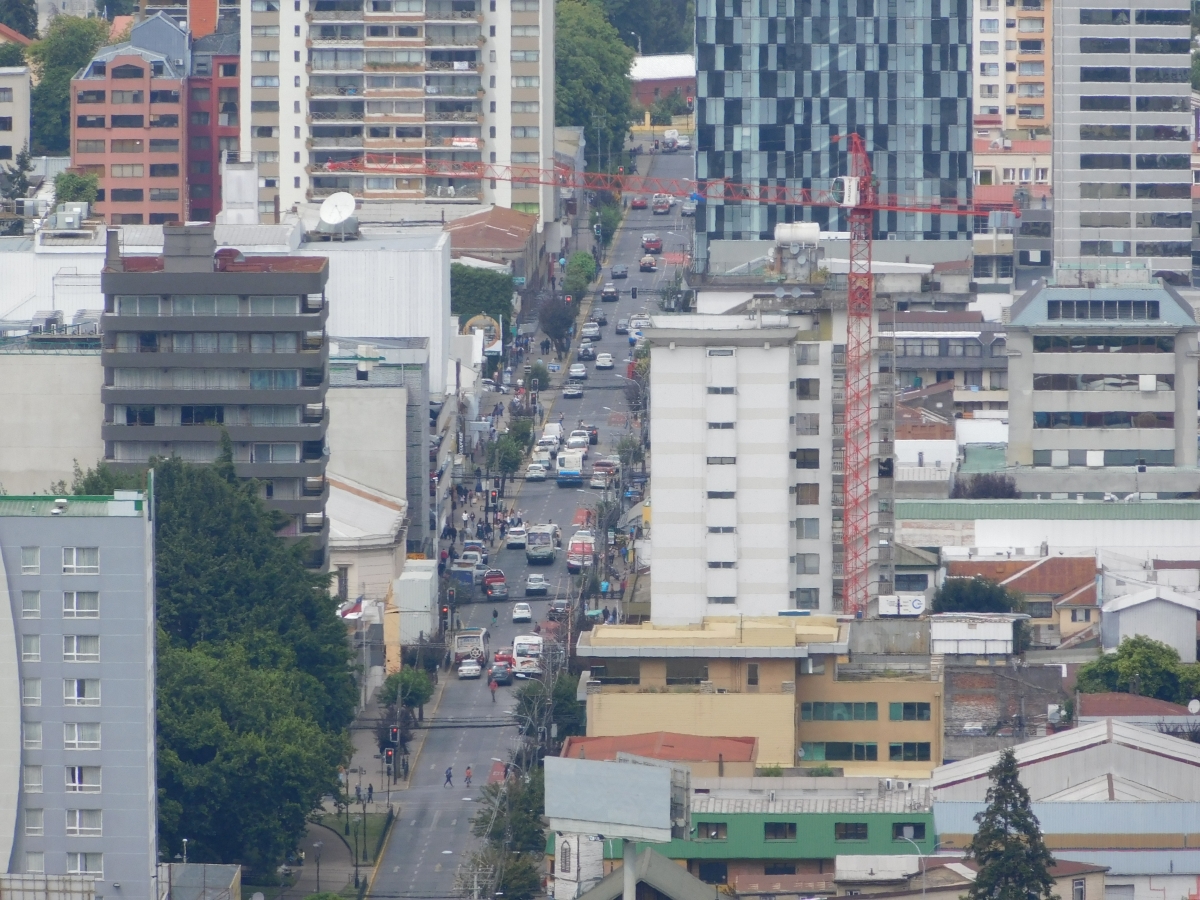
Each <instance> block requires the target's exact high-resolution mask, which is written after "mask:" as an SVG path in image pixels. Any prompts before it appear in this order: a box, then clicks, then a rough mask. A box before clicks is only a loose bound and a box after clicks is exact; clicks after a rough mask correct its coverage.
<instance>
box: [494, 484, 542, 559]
mask: <svg viewBox="0 0 1200 900" xmlns="http://www.w3.org/2000/svg"><path fill="white" fill-rule="evenodd" d="M545 478H546V470H545V469H542V479H543V480H545ZM525 538H526V534H525V529H524V528H522V527H521V526H520V525H514V526H513V527H512V528H510V529H508V535H507V537H506V539H505V544H504V546H506V547H508V548H509V549H510V550H524V549H525Z"/></svg>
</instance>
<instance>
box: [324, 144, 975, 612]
mask: <svg viewBox="0 0 1200 900" xmlns="http://www.w3.org/2000/svg"><path fill="white" fill-rule="evenodd" d="M835 140H837V138H835ZM848 144H849V147H848V149H847V152H848V155H849V157H850V174H849V175H848V176H841V177H839V178H835V179H834V183H833V189H832V190H830V191H814V190H811V189H809V188H789V187H786V186H783V185H760V184H733V183H730V182H727V181H719V180H712V181H707V182H704V183H698V182H696V181H693V180H691V179H683V178H650V177H647V176H644V175H626V174H624V173H618V174H616V175H610V174H606V173H603V172H575V171H573V170H571V169H567V168H565V167H559V168H555V169H539V168H536V167H526V166H501V165H495V164H488V163H482V162H442V161H438V160H423V161H421V162H420V163H412V162H409V161H407V160H406V159H404V158H402V157H397V156H396V155H395V154H391V153H367V154H365V156H363V157H361V158H358V159H354V160H347V161H339V162H330V163H327V164H326V166H325V169H326V171H335V172H336V171H354V172H364V173H384V174H395V175H408V176H410V177H414V178H419V177H434V178H452V179H456V180H457V179H461V180H464V181H483V180H489V181H511V182H513V183H514V184H526V185H533V184H538V185H541V184H544V185H553V186H555V187H564V188H575V189H578V190H590V191H621V192H625V193H644V194H668V195H671V196H674V197H684V198H689V197H690V198H695V199H703V200H721V201H723V202H726V203H772V204H776V205H779V206H825V207H840V208H842V209H845V210H847V214H848V216H849V219H850V273H849V278H848V291H847V307H846V454H845V472H846V484H845V514H844V527H843V535H844V538H843V540H844V546H845V559H844V563H843V571H844V572H845V587H844V592H843V601H842V608H843V611H844V612H846V613H848V614H850V615H855V616H858V615H862V614H863V613H865V612H866V609H867V599H868V595H867V575H868V571H869V567H870V558H869V549H870V541H869V535H870V527H871V510H870V484H871V319H872V316H873V313H874V306H875V279H874V275H873V274H872V272H871V244H872V240H873V232H874V223H875V213H877V212H912V213H927V214H930V215H952V216H977V215H987V213H988V212H991V209H988V208H977V207H975V206H973V205H972V204H970V203H964V202H962V201H959V200H954V199H946V200H937V199H935V200H933V201H927V200H913V199H909V198H905V197H898V196H893V195H884V196H880V195H879V193H878V191H877V189H876V185H875V181H874V178H873V177H872V175H871V161H870V159H869V158H868V156H867V150H866V146H865V145H864V143H863V139H862V137H861V136H860V135H858V134H857V133H853V132H852V133H850V134H849V136H848Z"/></svg>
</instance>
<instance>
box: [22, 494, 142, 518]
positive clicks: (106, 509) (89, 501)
mask: <svg viewBox="0 0 1200 900" xmlns="http://www.w3.org/2000/svg"><path fill="white" fill-rule="evenodd" d="M55 499H56V498H55V497H53V496H51V495H49V494H46V495H44V496H36V497H10V496H0V516H14V517H15V516H45V517H49V516H51V515H57V516H60V517H63V518H68V519H88V518H100V517H107V516H138V515H141V512H142V507H143V505H144V504H143V502H142V501H141V500H114V499H113V498H112V497H71V496H68V497H67V501H68V502H67V505H66V506H65V507H63V508H62V510H61V511H60V512H58V513H54V512H52V510H54V509H55V508H56V507H55V505H54V501H55Z"/></svg>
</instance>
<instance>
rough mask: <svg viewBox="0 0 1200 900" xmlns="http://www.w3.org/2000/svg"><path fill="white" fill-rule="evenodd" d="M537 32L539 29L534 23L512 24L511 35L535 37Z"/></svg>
mask: <svg viewBox="0 0 1200 900" xmlns="http://www.w3.org/2000/svg"><path fill="white" fill-rule="evenodd" d="M538 34H539V29H538V26H536V25H514V26H513V28H512V36H513V37H537V36H538Z"/></svg>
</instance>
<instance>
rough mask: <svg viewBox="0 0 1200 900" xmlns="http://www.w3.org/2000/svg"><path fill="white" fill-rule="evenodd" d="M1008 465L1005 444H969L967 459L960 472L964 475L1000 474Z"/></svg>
mask: <svg viewBox="0 0 1200 900" xmlns="http://www.w3.org/2000/svg"><path fill="white" fill-rule="evenodd" d="M1007 465H1008V463H1007V460H1005V458H1004V445H1003V444H967V446H966V459H964V460H963V463H962V465H961V466H960V467H959V469H958V471H959V473H960V474H963V475H972V474H977V473H979V472H999V471H1000V470H1001V469H1003V468H1004V467H1005V466H1007Z"/></svg>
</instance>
